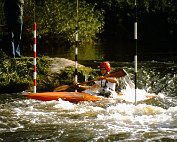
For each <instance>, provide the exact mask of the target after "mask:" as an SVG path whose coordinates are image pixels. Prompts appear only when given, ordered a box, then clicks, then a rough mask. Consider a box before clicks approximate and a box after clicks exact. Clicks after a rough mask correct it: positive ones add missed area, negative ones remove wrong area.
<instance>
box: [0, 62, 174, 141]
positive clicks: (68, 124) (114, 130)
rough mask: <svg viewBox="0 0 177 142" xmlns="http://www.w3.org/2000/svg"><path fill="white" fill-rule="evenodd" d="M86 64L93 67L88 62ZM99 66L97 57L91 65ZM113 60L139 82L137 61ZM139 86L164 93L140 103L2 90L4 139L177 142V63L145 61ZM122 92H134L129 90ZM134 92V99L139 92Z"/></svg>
mask: <svg viewBox="0 0 177 142" xmlns="http://www.w3.org/2000/svg"><path fill="white" fill-rule="evenodd" d="M82 63H83V64H87V65H88V62H86V61H85V62H84V61H82ZM97 64H98V62H96V61H95V62H94V63H93V64H90V66H94V67H95V66H96V65H97ZM111 64H112V65H113V68H116V67H121V68H124V69H125V70H126V71H127V73H128V74H129V77H130V79H131V81H132V82H133V78H134V68H133V62H111ZM122 80H124V79H122ZM122 82H123V81H122ZM122 82H120V84H121V83H122ZM137 86H138V89H137V95H140V96H141V94H142V93H144V92H145V93H150V94H153V93H156V94H158V96H159V97H157V98H155V99H151V100H150V101H140V102H138V103H137V104H136V105H135V104H134V103H130V102H128V103H127V102H125V101H119V100H116V99H107V100H104V101H103V100H102V101H98V102H95V103H93V102H84V103H79V104H73V103H69V102H66V101H62V100H58V101H49V102H42V101H37V100H30V99H27V98H25V97H23V96H22V95H21V92H19V93H14V94H1V95H0V114H1V115H0V141H2V142H44V141H45V142H113V141H114V142H152V141H153V142H174V141H177V64H176V63H174V62H156V61H151V62H139V63H138V77H137ZM122 91H124V92H125V93H130V92H127V90H126V88H123V89H122ZM131 95H132V97H133V98H134V93H133V92H131Z"/></svg>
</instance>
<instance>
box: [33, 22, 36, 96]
mask: <svg viewBox="0 0 177 142" xmlns="http://www.w3.org/2000/svg"><path fill="white" fill-rule="evenodd" d="M33 29H34V39H33V44H34V91H33V92H34V93H36V85H37V83H36V74H37V72H36V23H34V26H33Z"/></svg>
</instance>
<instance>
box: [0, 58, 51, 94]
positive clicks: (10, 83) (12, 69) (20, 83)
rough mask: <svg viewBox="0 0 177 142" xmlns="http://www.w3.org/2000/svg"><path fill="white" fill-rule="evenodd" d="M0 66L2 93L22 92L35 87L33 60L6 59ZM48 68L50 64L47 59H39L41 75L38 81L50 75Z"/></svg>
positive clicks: (38, 66)
mask: <svg viewBox="0 0 177 142" xmlns="http://www.w3.org/2000/svg"><path fill="white" fill-rule="evenodd" d="M0 66H1V69H0V92H16V91H18V92H20V91H24V90H28V89H31V88H32V87H33V72H34V71H33V70H34V69H33V58H21V59H8V58H6V59H4V60H3V61H2V62H1V63H0ZM48 68H49V62H48V59H47V58H46V57H43V58H38V59H37V70H38V72H37V73H38V74H39V75H37V80H39V81H40V80H41V78H43V77H44V76H46V75H47V74H48ZM39 84H40V83H39ZM40 85H41V86H42V85H43V84H40ZM40 85H39V87H40Z"/></svg>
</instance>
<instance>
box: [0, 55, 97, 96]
mask: <svg viewBox="0 0 177 142" xmlns="http://www.w3.org/2000/svg"><path fill="white" fill-rule="evenodd" d="M1 56H4V55H1ZM4 57H5V56H4ZM50 63H51V61H50V58H48V57H40V58H37V91H38V92H41V91H53V90H54V88H56V87H58V86H59V85H65V84H70V85H71V84H73V82H74V75H75V74H74V72H75V68H74V67H67V68H65V69H64V70H62V71H61V72H60V73H51V71H50ZM33 70H34V69H33V58H31V57H23V58H17V59H10V58H7V57H6V58H4V59H3V61H1V62H0V92H1V93H2V92H6V93H7V92H9V93H11V92H21V91H24V90H28V91H32V90H33ZM94 76H97V73H95V71H94V70H93V69H91V68H89V67H84V66H79V68H78V81H79V82H84V81H85V80H90V79H93V78H94Z"/></svg>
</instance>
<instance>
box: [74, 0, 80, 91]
mask: <svg viewBox="0 0 177 142" xmlns="http://www.w3.org/2000/svg"><path fill="white" fill-rule="evenodd" d="M78 6H79V4H78V0H77V7H76V47H75V78H74V82H75V84H77V83H78V76H77V75H78V71H77V68H78V58H77V57H78V45H79V44H78V32H79V31H78ZM75 92H77V89H75Z"/></svg>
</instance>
